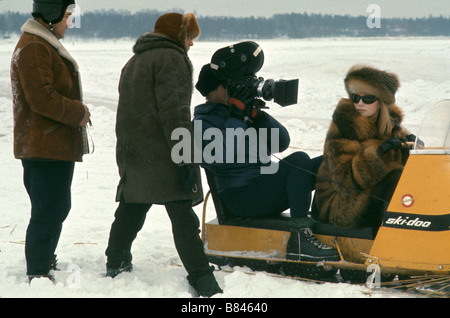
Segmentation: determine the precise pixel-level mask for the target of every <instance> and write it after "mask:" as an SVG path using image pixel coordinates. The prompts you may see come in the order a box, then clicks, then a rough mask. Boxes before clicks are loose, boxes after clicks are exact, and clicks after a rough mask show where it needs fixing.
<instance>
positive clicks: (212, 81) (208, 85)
mask: <svg viewBox="0 0 450 318" xmlns="http://www.w3.org/2000/svg"><path fill="white" fill-rule="evenodd" d="M220 84H222V81H221V80H220V79H218V78H217V77H216V76H215V75H214V72H213V69H212V68H211V64H206V65H203V67H202V69H201V71H200V74H199V76H198V81H197V84H196V85H195V88H196V89H197V90H198V91H199V92H200V93H201V94H202V95H203V96H205V97H206V96H207V95H208V94H209V93H211V92H212V91H213V90H215V89H216V88H217V86H219V85H220Z"/></svg>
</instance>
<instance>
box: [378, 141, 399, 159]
mask: <svg viewBox="0 0 450 318" xmlns="http://www.w3.org/2000/svg"><path fill="white" fill-rule="evenodd" d="M402 147H403V142H402V141H401V140H400V139H398V138H397V137H394V138H390V139H386V140H385V141H384V142H383V144H382V145H381V146H380V147H378V150H377V152H378V155H380V156H384V155H385V154H386V153H388V152H389V151H390V150H394V151H397V150H400V149H402Z"/></svg>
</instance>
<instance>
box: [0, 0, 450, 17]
mask: <svg viewBox="0 0 450 318" xmlns="http://www.w3.org/2000/svg"><path fill="white" fill-rule="evenodd" d="M32 3H33V1H32V0H0V12H4V11H8V10H10V11H19V12H31V8H32ZM372 3H373V4H377V5H379V7H380V9H381V15H382V17H383V16H384V17H387V18H389V17H413V18H415V17H427V16H429V15H432V16H440V15H443V16H446V17H450V0H428V1H426V0H126V1H123V0H76V4H77V5H79V6H80V8H81V10H82V12H86V11H94V10H102V9H106V10H108V9H115V10H128V11H131V12H136V11H140V10H145V9H147V10H158V11H164V10H175V9H179V10H178V11H184V12H194V13H195V14H196V15H197V16H235V17H242V16H255V17H259V16H265V17H270V16H272V15H274V14H277V13H291V12H295V13H304V12H306V13H322V14H336V15H346V14H348V15H364V16H365V15H368V14H369V13H367V12H366V10H367V7H368V6H369V5H370V4H372Z"/></svg>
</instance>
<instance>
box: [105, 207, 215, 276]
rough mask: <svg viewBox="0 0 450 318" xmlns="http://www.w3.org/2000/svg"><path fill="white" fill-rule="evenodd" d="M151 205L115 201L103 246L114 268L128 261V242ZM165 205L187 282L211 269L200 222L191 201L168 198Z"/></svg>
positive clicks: (130, 258) (134, 234)
mask: <svg viewBox="0 0 450 318" xmlns="http://www.w3.org/2000/svg"><path fill="white" fill-rule="evenodd" d="M151 206H152V204H141V203H126V202H124V201H123V200H122V201H121V202H120V203H119V207H118V208H117V210H116V212H115V214H114V216H115V219H114V222H113V224H112V225H111V231H110V236H109V241H108V247H107V249H106V256H107V258H108V261H107V266H108V267H112V268H114V267H118V266H120V263H121V262H131V260H132V255H131V245H132V244H133V241H134V239H135V238H136V236H137V234H138V232H139V231H140V230H141V229H142V227H143V225H144V222H145V218H146V215H147V212H148V211H149V210H150V208H151ZM165 208H166V211H167V214H168V215H169V218H170V221H171V223H172V233H173V238H174V242H175V247H176V249H177V252H178V255H179V256H180V259H181V261H182V263H183V265H184V267H185V269H186V271H187V272H188V274H189V275H188V280H189V282H194V281H196V280H197V279H198V278H199V277H201V276H203V275H205V274H207V273H211V272H212V269H211V267H210V266H209V262H208V259H207V257H206V255H205V252H204V248H203V242H202V240H201V239H200V236H199V233H200V230H199V227H200V222H199V219H198V217H197V215H196V214H195V212H194V210H193V209H192V202H191V201H189V200H188V201H173V202H168V203H166V204H165Z"/></svg>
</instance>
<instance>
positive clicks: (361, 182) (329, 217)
mask: <svg viewBox="0 0 450 318" xmlns="http://www.w3.org/2000/svg"><path fill="white" fill-rule="evenodd" d="M389 110H390V116H391V119H392V121H393V122H394V123H395V127H394V129H393V131H392V133H391V136H390V137H394V136H397V137H399V138H403V137H406V135H408V134H409V132H408V131H407V130H405V129H404V128H402V127H401V126H400V124H401V122H402V119H403V114H402V112H401V110H400V108H399V107H398V106H396V105H395V104H392V105H390V106H389ZM384 140H385V138H380V137H379V135H378V130H377V128H376V126H375V121H374V120H373V119H370V118H368V117H364V116H362V115H360V114H359V113H358V112H357V111H356V110H355V107H354V105H353V102H352V101H351V100H349V99H341V101H340V102H339V104H338V106H337V107H336V110H335V112H334V114H333V121H332V123H331V125H330V128H329V130H328V133H327V137H326V141H325V147H324V156H323V162H322V165H321V166H320V168H319V172H318V174H319V176H320V177H318V179H317V183H316V194H315V201H316V205H317V209H318V219H319V220H320V221H323V222H328V223H331V224H333V225H336V226H339V227H343V228H356V227H359V226H366V225H368V224H366V222H365V220H364V218H363V214H364V211H365V210H366V209H367V207H368V203H369V198H370V197H369V196H368V195H367V193H369V194H370V193H371V191H372V189H373V187H374V186H375V185H376V184H377V183H378V182H380V181H381V180H382V179H383V178H384V177H385V176H386V175H387V174H389V173H390V172H391V171H394V170H396V169H403V166H404V163H405V162H406V158H405V154H403V153H402V151H396V152H394V151H393V150H391V151H389V152H388V153H387V154H385V155H384V156H382V157H381V156H380V155H378V153H377V149H378V147H379V146H380V145H381V144H382V143H383V141H384ZM363 192H364V193H363Z"/></svg>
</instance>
